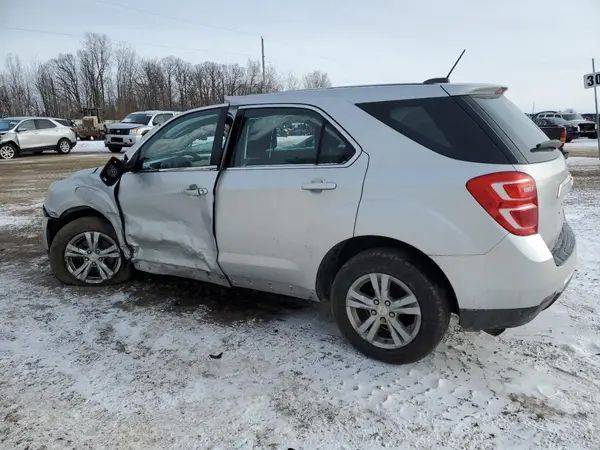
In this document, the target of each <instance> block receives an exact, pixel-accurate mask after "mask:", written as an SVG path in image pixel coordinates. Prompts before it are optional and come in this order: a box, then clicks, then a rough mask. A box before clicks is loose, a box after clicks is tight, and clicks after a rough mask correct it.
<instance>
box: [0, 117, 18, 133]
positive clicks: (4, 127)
mask: <svg viewBox="0 0 600 450" xmlns="http://www.w3.org/2000/svg"><path fill="white" fill-rule="evenodd" d="M18 123H19V122H18V121H17V120H4V119H0V131H8V130H10V129H11V128H13V127H14V126H15V125H16V124H18Z"/></svg>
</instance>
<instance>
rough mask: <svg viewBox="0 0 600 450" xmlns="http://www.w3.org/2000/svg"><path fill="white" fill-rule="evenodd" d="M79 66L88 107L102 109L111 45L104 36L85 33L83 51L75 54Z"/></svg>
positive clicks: (108, 71)
mask: <svg viewBox="0 0 600 450" xmlns="http://www.w3.org/2000/svg"><path fill="white" fill-rule="evenodd" d="M77 56H78V57H79V65H80V69H81V75H82V79H83V85H84V89H85V94H86V100H87V102H88V103H89V104H90V106H98V107H100V108H103V107H104V106H105V105H104V103H105V100H106V88H107V84H108V83H107V81H108V80H107V78H108V76H109V73H110V60H111V45H110V41H109V40H108V36H106V35H105V34H96V33H86V35H85V39H84V41H83V49H81V50H79V51H78V52H77Z"/></svg>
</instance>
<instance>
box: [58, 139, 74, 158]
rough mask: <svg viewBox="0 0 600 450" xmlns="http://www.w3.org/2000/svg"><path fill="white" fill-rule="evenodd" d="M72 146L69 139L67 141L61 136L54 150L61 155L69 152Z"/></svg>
mask: <svg viewBox="0 0 600 450" xmlns="http://www.w3.org/2000/svg"><path fill="white" fill-rule="evenodd" d="M72 148H73V146H72V145H71V141H69V140H68V139H66V138H62V139H61V140H59V141H58V144H57V145H56V151H57V152H58V153H60V154H61V155H66V154H67V153H70V152H71V149H72Z"/></svg>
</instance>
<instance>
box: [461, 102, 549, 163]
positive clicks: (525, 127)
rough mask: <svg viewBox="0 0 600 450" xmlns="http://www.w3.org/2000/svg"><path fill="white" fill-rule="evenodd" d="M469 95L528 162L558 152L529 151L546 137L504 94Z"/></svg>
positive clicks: (542, 159)
mask: <svg viewBox="0 0 600 450" xmlns="http://www.w3.org/2000/svg"><path fill="white" fill-rule="evenodd" d="M471 97H472V98H473V100H474V101H475V102H476V103H477V104H478V105H479V106H481V107H482V108H483V110H484V111H485V112H486V113H487V114H488V116H489V117H490V118H491V119H492V120H493V121H494V122H495V123H496V124H497V125H498V126H499V127H500V128H501V129H502V131H503V132H504V133H505V134H506V136H507V137H508V138H509V139H510V140H511V141H512V142H513V144H514V145H515V146H516V147H517V148H518V149H519V150H520V151H521V153H522V154H523V156H524V157H525V159H526V160H527V161H528V162H530V163H536V162H544V161H551V160H553V159H555V158H557V157H558V155H559V154H560V152H559V151H558V150H554V151H544V152H532V151H531V149H533V148H535V146H536V145H538V144H540V143H542V142H544V141H547V140H548V137H547V136H546V134H545V133H544V132H543V131H542V130H540V128H539V127H538V126H537V125H536V124H535V123H534V122H532V121H531V120H529V119H528V118H527V116H526V115H525V114H523V111H521V110H520V109H519V108H518V107H517V106H516V105H515V104H514V103H513V102H511V101H510V100H509V99H508V98H506V97H505V96H504V95H500V96H479V95H473V96H471Z"/></svg>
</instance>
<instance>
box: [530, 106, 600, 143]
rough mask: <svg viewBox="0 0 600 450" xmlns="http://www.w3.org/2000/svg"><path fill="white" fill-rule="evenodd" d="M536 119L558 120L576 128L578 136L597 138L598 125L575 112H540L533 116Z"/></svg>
mask: <svg viewBox="0 0 600 450" xmlns="http://www.w3.org/2000/svg"><path fill="white" fill-rule="evenodd" d="M535 118H536V119H548V118H558V119H564V120H566V121H567V122H570V123H571V124H573V125H575V126H577V128H578V129H579V136H581V137H588V138H590V139H596V138H597V137H598V124H596V123H595V122H593V121H591V120H586V119H584V118H583V117H582V116H581V114H579V113H575V112H572V113H571V112H560V111H540V112H539V113H537V114H536V116H535Z"/></svg>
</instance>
